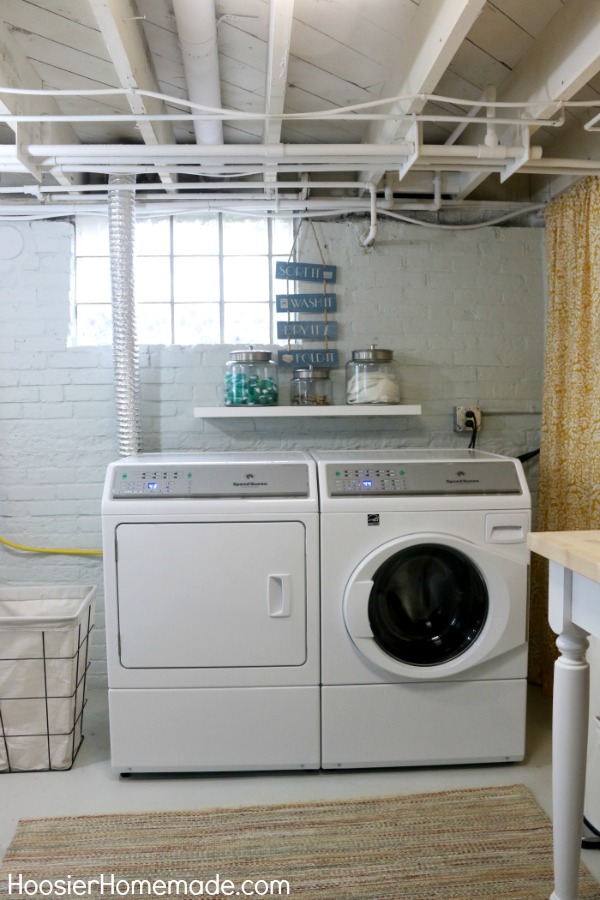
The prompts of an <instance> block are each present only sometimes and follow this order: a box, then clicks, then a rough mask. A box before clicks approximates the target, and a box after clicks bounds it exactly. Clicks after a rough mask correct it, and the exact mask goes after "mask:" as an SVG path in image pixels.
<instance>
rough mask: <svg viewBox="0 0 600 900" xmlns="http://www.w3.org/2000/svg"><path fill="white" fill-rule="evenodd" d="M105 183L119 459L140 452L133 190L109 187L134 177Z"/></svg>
mask: <svg viewBox="0 0 600 900" xmlns="http://www.w3.org/2000/svg"><path fill="white" fill-rule="evenodd" d="M108 184H109V191H108V231H109V238H110V277H111V286H112V314H113V363H114V377H115V403H116V410H117V431H118V437H119V456H134V455H135V454H136V453H139V452H140V449H141V440H140V415H139V397H140V373H139V353H138V344H137V335H136V327H135V302H134V275H133V264H134V246H135V240H134V238H135V235H134V232H135V191H133V190H131V191H128V190H114V191H111V190H110V185H113V184H114V185H124V184H135V175H111V176H110V177H109V181H108Z"/></svg>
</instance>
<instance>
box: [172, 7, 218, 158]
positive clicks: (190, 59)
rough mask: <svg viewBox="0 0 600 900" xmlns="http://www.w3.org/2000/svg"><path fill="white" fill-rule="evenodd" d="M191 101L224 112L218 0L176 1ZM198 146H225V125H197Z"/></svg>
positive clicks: (178, 29) (216, 122)
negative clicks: (216, 7) (218, 29)
mask: <svg viewBox="0 0 600 900" xmlns="http://www.w3.org/2000/svg"><path fill="white" fill-rule="evenodd" d="M173 9H174V12H175V21H176V24H177V34H178V36H179V43H180V45H181V51H182V54H183V68H184V71H185V78H186V81H187V89H188V96H189V99H190V100H191V101H192V102H193V103H199V104H201V105H202V106H209V107H211V108H212V109H215V110H217V109H221V77H220V73H219V51H218V47H217V17H216V13H215V3H214V0H173ZM194 133H195V135H196V143H198V144H201V145H206V144H215V145H219V144H222V143H223V123H222V122H221V121H213V122H194Z"/></svg>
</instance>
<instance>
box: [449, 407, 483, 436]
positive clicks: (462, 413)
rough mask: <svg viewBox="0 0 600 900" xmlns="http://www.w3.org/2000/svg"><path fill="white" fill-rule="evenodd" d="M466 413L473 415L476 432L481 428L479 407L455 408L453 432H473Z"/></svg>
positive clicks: (469, 418) (470, 419)
mask: <svg viewBox="0 0 600 900" xmlns="http://www.w3.org/2000/svg"><path fill="white" fill-rule="evenodd" d="M467 413H473V415H474V416H475V422H476V424H477V431H479V430H480V428H481V408H480V407H479V406H455V407H454V430H455V431H473V426H472V424H471V421H472V418H471V417H470V416H467Z"/></svg>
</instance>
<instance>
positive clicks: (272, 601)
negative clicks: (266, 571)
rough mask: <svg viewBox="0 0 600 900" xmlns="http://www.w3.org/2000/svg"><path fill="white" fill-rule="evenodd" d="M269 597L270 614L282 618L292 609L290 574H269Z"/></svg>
mask: <svg viewBox="0 0 600 900" xmlns="http://www.w3.org/2000/svg"><path fill="white" fill-rule="evenodd" d="M267 598H268V605H269V615H270V616H271V617H272V618H278V619H282V618H285V617H287V616H289V615H290V614H291V611H292V579H291V576H290V575H269V580H268V587H267Z"/></svg>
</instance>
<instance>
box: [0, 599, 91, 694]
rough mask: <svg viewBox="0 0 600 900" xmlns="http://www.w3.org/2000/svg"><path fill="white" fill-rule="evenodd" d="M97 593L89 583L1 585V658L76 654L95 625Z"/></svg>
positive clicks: (11, 658)
mask: <svg viewBox="0 0 600 900" xmlns="http://www.w3.org/2000/svg"><path fill="white" fill-rule="evenodd" d="M95 596H96V588H95V587H93V586H90V585H31V586H27V587H24V586H17V587H6V586H3V587H0V660H14V659H40V658H43V657H45V658H46V659H51V658H58V659H64V658H72V657H74V656H75V655H76V654H77V651H78V649H79V647H80V645H81V644H82V643H83V641H84V640H85V639H86V636H87V632H88V626H89V627H91V625H92V624H93V619H94V608H95V604H94V601H95ZM90 608H91V613H90ZM42 635H43V640H42ZM0 677H1V676H0ZM50 693H52V692H51V691H50ZM1 696H2V690H1V689H0V697H1Z"/></svg>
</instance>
